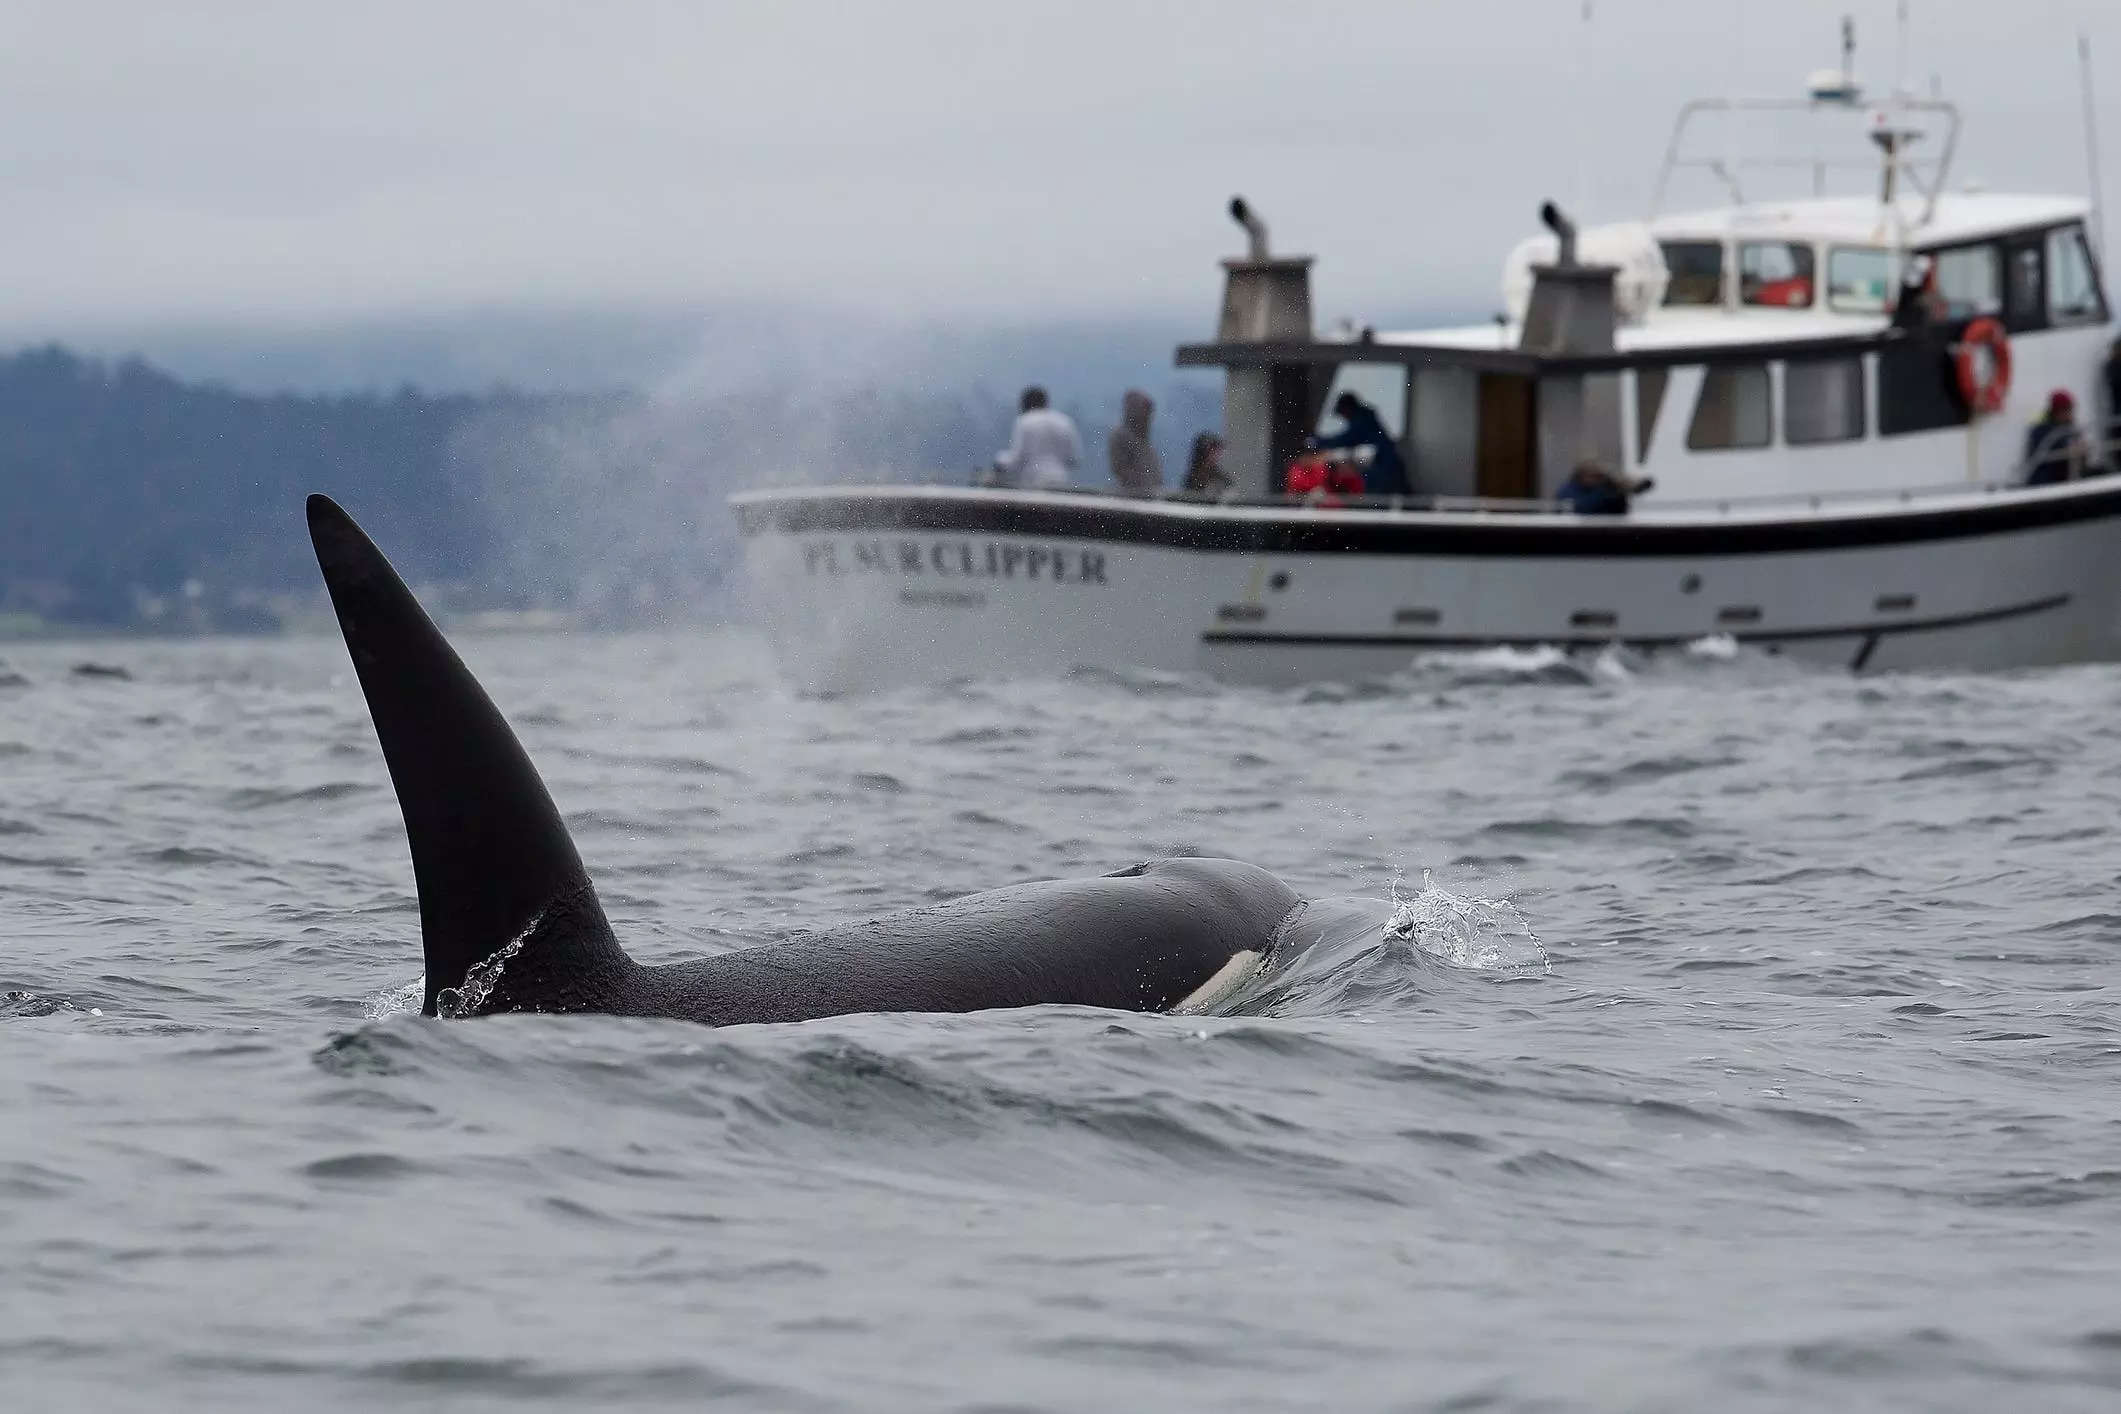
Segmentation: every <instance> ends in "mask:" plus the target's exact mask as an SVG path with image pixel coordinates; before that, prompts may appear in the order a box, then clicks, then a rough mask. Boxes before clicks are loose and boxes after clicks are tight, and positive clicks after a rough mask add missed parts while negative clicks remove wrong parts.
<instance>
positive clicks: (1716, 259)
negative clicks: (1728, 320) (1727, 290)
mask: <svg viewBox="0 0 2121 1414" xmlns="http://www.w3.org/2000/svg"><path fill="white" fill-rule="evenodd" d="M1663 246H1664V268H1665V269H1666V270H1667V271H1669V272H1670V273H1671V277H1672V278H1671V282H1670V283H1669V284H1667V285H1666V286H1665V287H1664V302H1665V303H1666V304H1667V305H1719V304H1722V303H1723V242H1722V241H1665V242H1663Z"/></svg>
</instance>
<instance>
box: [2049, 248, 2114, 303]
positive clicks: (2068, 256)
mask: <svg viewBox="0 0 2121 1414" xmlns="http://www.w3.org/2000/svg"><path fill="white" fill-rule="evenodd" d="M2047 318H2048V322H2049V323H2050V324H2104V323H2105V322H2106V301H2105V300H2104V299H2103V298H2101V297H2100V294H2099V276H2098V274H2097V271H2096V267H2094V266H2093V264H2092V253H2091V247H2089V246H2088V245H2086V244H2085V243H2084V228H2083V227H2082V226H2057V227H2056V228H2055V229H2054V230H2052V231H2049V232H2048V233H2047Z"/></svg>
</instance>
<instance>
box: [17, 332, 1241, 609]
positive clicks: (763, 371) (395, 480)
mask: <svg viewBox="0 0 2121 1414" xmlns="http://www.w3.org/2000/svg"><path fill="white" fill-rule="evenodd" d="M1211 319H1212V312H1210V313H1206V314H1204V315H1203V318H1202V320H1201V321H1200V322H1201V326H1202V327H1186V326H1183V325H1181V324H1178V323H1177V322H1175V321H1170V320H1146V319H1145V320H1140V321H1129V320H1125V319H1105V320H1084V321H1081V322H1078V323H1065V322H1056V323H1048V324H1044V325H1038V326H1032V325H1024V326H1016V327H1011V326H1006V325H999V324H997V325H989V326H985V327H949V326H945V325H941V324H934V325H921V324H914V323H907V322H890V321H886V320H883V319H879V318H861V317H853V316H842V315H835V314H832V313H829V312H823V311H805V310H795V311H789V310H779V309H769V308H766V307H763V306H745V305H725V306H717V307H714V308H711V309H704V308H702V309H680V310H659V311H646V312H643V311H627V310H610V309H582V310H525V309H515V310H492V311H465V312H445V313H437V314H434V315H432V316H422V317H396V318H388V319H385V318H378V319H375V320H373V321H369V322H362V323H352V324H341V325H336V326H320V327H309V326H301V325H295V324H291V323H290V324H285V325H273V324H260V323H252V324H246V325H231V326H226V327H214V326H209V325H203V324H194V325H190V326H180V325H163V326H143V327H138V328H118V327H111V326H105V327H101V328H82V329H76V330H68V331H65V340H66V341H65V342H64V343H63V344H59V343H40V344H37V345H34V346H31V347H28V348H24V349H22V350H21V351H20V352H18V353H15V354H13V355H10V356H5V357H0V632H17V633H19V632H35V631H47V632H48V631H54V630H62V631H63V630H64V629H66V628H68V627H70V626H83V627H85V626H96V627H106V628H108V627H119V628H152V629H160V630H169V629H216V628H221V629H228V628H236V629H250V628H264V627H270V626H272V625H274V624H276V623H279V622H281V621H282V620H284V619H285V618H287V617H289V616H290V615H299V614H304V613H310V612H314V610H315V608H316V605H317V602H318V601H317V597H316V596H317V591H316V585H315V573H314V567H313V566H312V565H311V564H310V563H309V559H308V549H307V544H306V542H305V540H304V539H303V535H302V530H301V517H300V507H301V498H302V497H303V495H305V494H306V493H308V492H310V491H313V490H324V491H328V492H330V493H331V494H332V495H334V496H336V497H338V498H339V499H341V500H342V501H344V502H345V503H346V504H347V505H348V506H349V507H350V508H352V509H353V510H354V511H355V512H356V514H358V515H360V516H361V517H362V518H363V519H364V521H366V522H367V523H368V524H369V525H370V526H371V527H372V528H373V529H374V530H375V532H376V534H377V536H378V538H379V539H381V540H382V541H383V542H384V543H385V545H386V547H387V548H388V550H389V551H390V552H391V554H392V555H393V556H394V557H395V558H396V559H397V560H398V561H399V562H400V564H401V566H402V567H403V568H404V569H405V571H406V572H407V574H408V575H410V576H412V577H413V578H415V579H418V580H422V581H425V582H427V583H428V584H429V585H430V586H432V587H433V589H434V591H435V592H436V594H437V595H438V596H439V601H440V602H441V603H442V604H444V605H445V606H454V607H457V608H553V609H561V610H566V611H569V612H572V613H574V614H576V615H577V616H580V617H582V618H585V619H588V620H591V621H638V620H641V619H643V618H654V617H657V616H661V615H667V614H676V613H688V612H694V611H697V610H698V609H700V608H701V607H702V606H712V605H713V604H714V602H715V601H716V598H717V596H718V594H719V593H720V592H721V588H722V586H723V585H724V584H725V582H726V580H727V578H728V576H729V574H730V572H731V571H732V569H733V568H734V563H735V544H734V527H733V524H732V523H731V520H730V517H729V515H728V511H727V508H726V506H725V504H724V498H725V497H726V496H727V494H728V493H729V492H731V491H734V490H737V489H741V488H743V487H746V486H753V485H761V484H769V483H787V482H829V481H849V480H880V479H882V480H916V481H934V480H941V481H951V482H963V481H965V480H968V479H969V478H970V476H971V475H972V473H973V469H974V468H975V467H977V466H980V465H983V464H985V463H986V462H987V461H989V460H991V458H992V457H993V455H994V453H995V452H996V451H997V450H998V449H999V448H1000V447H1001V446H1002V445H1004V443H1005V442H1006V440H1007V437H1008V432H1009V424H1010V421H1011V419H1012V417H1013V415H1014V412H1015V403H1016V396H1017V393H1018V391H1019V390H1020V388H1021V387H1022V386H1023V385H1024V384H1025V383H1028V382H1033V381H1036V382H1039V383H1042V384H1044V385H1046V386H1047V387H1048V388H1050V389H1051V390H1052V393H1053V396H1054V400H1055V401H1056V403H1057V404H1059V405H1060V406H1061V407H1063V408H1064V409H1066V410H1067V411H1068V412H1070V413H1071V414H1072V415H1073V416H1074V417H1075V418H1076V419H1077V421H1078V423H1079V424H1080V426H1081V429H1082V432H1083V438H1084V443H1085V446H1086V451H1087V463H1088V464H1087V465H1086V467H1085V480H1087V481H1091V482H1093V483H1095V482H1102V481H1103V480H1104V478H1105V467H1104V455H1103V446H1104V439H1105V436H1106V434H1107V432H1109V430H1110V428H1111V426H1112V424H1113V422H1114V421H1115V420H1116V418H1117V415H1118V408H1119V400H1120V394H1121V393H1122V392H1124V391H1125V390H1126V389H1128V388H1130V387H1140V388H1143V389H1145V390H1147V391H1148V392H1149V393H1150V394H1151V395H1152V396H1153V397H1154V398H1155V399H1156V400H1157V403H1158V411H1157V419H1156V440H1157V442H1158V444H1159V447H1160V449H1161V451H1162V453H1163V456H1164V460H1165V465H1166V469H1167V475H1168V476H1170V477H1171V478H1173V479H1175V478H1176V476H1177V475H1178V474H1179V470H1180V468H1182V467H1183V464H1184V455H1185V448H1186V445H1187V443H1188V442H1189V441H1190V439H1191V438H1192V436H1193V434H1194V433H1195V432H1197V431H1200V430H1202V429H1204V428H1210V427H1216V426H1218V425H1219V423H1220V420H1221V380H1220V377H1219V376H1218V375H1216V374H1215V373H1213V372H1212V371H1211V372H1205V373H1204V372H1200V371H1195V370H1179V369H1176V368H1174V367H1173V366H1172V362H1171V353H1172V349H1173V347H1174V346H1175V345H1176V344H1178V343H1180V342H1183V341H1189V340H1194V339H1199V338H1203V337H1205V336H1206V335H1207V334H1208V333H1209V332H1210V331H1209V329H1208V327H1206V326H1207V325H1208V324H1209V322H1210V320H1211Z"/></svg>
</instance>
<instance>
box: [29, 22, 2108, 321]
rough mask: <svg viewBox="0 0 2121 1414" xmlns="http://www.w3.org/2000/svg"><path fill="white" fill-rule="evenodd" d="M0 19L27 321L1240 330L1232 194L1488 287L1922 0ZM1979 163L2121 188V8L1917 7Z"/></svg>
mask: <svg viewBox="0 0 2121 1414" xmlns="http://www.w3.org/2000/svg"><path fill="white" fill-rule="evenodd" d="M1582 9H1583V6H1582V0H1483V3H1471V2H1470V0H1448V3H1443V2H1442V0H1428V2H1425V0H1375V2H1374V3H1334V4H1309V5H1304V4H1292V3H1289V0H1183V2H1181V0H1162V2H1161V3H1160V2H1159V0H1136V2H1135V3H1106V2H1105V0H1073V3H1066V4H1056V3H1041V0H1006V2H1005V0H969V2H967V0H878V2H877V3H857V2H856V0H842V3H800V2H797V0H776V3H772V4H765V3H756V4H753V3H745V4H734V3H729V0H719V3H717V0H687V3H667V4H666V3H655V0H595V3H591V2H590V0H565V3H543V2H542V0H539V2H537V3H532V0H419V3H411V4H401V3H379V0H362V3H359V4H346V3H338V2H336V0H335V3H329V4H326V3H296V2H295V0H280V2H279V3H271V4H232V3H217V0H186V3H182V4H163V3H135V4H113V3H98V0H58V2H57V3H45V2H44V0H10V3H8V4H7V5H5V6H0V181H4V183H5V191H6V201H5V204H4V207H0V211H4V219H0V268H5V270H6V271H7V272H8V278H7V279H6V281H5V282H4V283H0V327H4V328H5V329H7V330H9V331H12V332H14V333H16V334H18V335H20V334H23V333H31V332H35V331H39V330H42V329H47V328H48V329H49V330H50V331H51V332H54V333H62V332H65V331H67V330H69V329H74V328H80V327H83V326H88V325H93V324H96V323H99V322H109V323H114V324H137V323H140V322H142V321H148V320H155V319H187V318H208V319H215V320H222V319H231V320H233V319H244V318H259V319H265V320H272V321H304V320H312V319H339V318H344V317H346V316H348V315H359V314H389V313H394V312H409V311H417V310H427V309H435V308H461V307H478V306H495V305H499V306H523V305H559V306H565V305H604V304H621V305H632V306H643V305H645V306H651V307H652V306H655V305H658V304H666V303H674V302H690V301H699V300H703V299H705V300H716V299H724V298H729V297H744V298H750V299H759V298H763V299H765V300H769V301H778V300H785V299H799V300H801V301H803V302H804V303H806V304H811V305H822V306H828V307H829V306H839V305H860V306H863V307H865V308H868V309H871V310H875V311H880V312H886V313H913V314H921V315H940V316H943V317H951V318H954V317H960V316H973V315H977V316H980V317H983V318H987V317H1000V318H1005V319H1019V318H1022V319H1034V320H1035V319H1044V318H1051V317H1056V316H1068V315H1088V314H1108V313H1114V312H1126V311H1133V312H1144V311H1158V310H1170V311H1177V312H1192V313H1196V314H1198V315H1199V316H1200V318H1201V320H1202V321H1203V324H1204V327H1205V321H1207V320H1208V319H1210V318H1212V310H1213V307H1214V303H1215V300H1216V298H1217V294H1216V292H1217V289H1218V280H1219V274H1218V272H1217V270H1216V267H1215V264H1214V261H1215V259H1216V257H1218V256H1220V255H1223V254H1227V253H1231V252H1234V251H1235V250H1236V249H1237V248H1238V246H1239V240H1238V237H1237V234H1236V233H1235V231H1234V230H1233V229H1232V228H1231V227H1230V226H1229V225H1228V222H1227V220H1226V218H1225V217H1224V216H1223V215H1222V212H1221V206H1222V203H1223V202H1224V201H1225V200H1226V199H1227V198H1228V196H1229V195H1230V194H1231V193H1232V192H1233V191H1242V192H1244V193H1245V194H1247V195H1248V196H1250V197H1251V198H1253V200H1254V201H1255V203H1256V204H1257V205H1258V206H1259V207H1260V208H1262V209H1263V210H1264V211H1265V212H1266V214H1267V216H1268V218H1269V219H1270V221H1271V222H1272V223H1273V226H1274V231H1275V236H1276V240H1277V244H1278V245H1281V246H1285V247H1293V248H1300V249H1303V250H1309V251H1315V252H1316V253H1318V254H1319V255H1320V256H1321V263H1320V266H1319V269H1318V276H1317V281H1318V290H1319V304H1320V313H1321V315H1322V316H1325V317H1332V316H1337V315H1340V314H1344V313H1345V314H1353V315H1358V316H1360V315H1363V314H1366V313H1368V312H1370V311H1374V310H1379V309H1407V308H1415V307H1420V306H1423V305H1436V304H1450V305H1455V306H1464V305H1466V304H1468V303H1472V304H1487V303H1491V302H1493V301H1494V299H1495V286H1496V280H1497V275H1498V271H1499V268H1500V263H1501V260H1502V256H1503V254H1504V252H1505V251H1506V250H1507V248H1508V246H1509V245H1510V244H1511V243H1513V242H1514V241H1515V240H1516V239H1517V238H1518V237H1519V236H1521V235H1522V234H1524V233H1526V231H1527V229H1528V228H1529V227H1530V226H1531V225H1532V213H1533V211H1534V210H1535V208H1536V206H1537V204H1538V202H1539V201H1540V199H1541V198H1542V197H1545V196H1548V195H1550V194H1551V195H1556V196H1560V197H1562V198H1563V199H1564V200H1565V201H1571V200H1576V199H1578V198H1579V195H1580V194H1582V195H1585V196H1587V205H1588V208H1589V209H1588V210H1586V211H1585V212H1583V217H1584V219H1586V220H1598V219H1609V218H1613V217H1625V216H1632V215H1637V214H1639V213H1640V209H1641V206H1642V203H1643V202H1644V200H1645V199H1646V197H1647V194H1648V190H1649V186H1650V181H1651V178H1652V176H1653V175H1654V172H1655V169H1656V166H1657V161H1658V158H1659V155H1660V153H1661V150H1662V146H1663V143H1664V139H1665V136H1666V132H1667V128H1668V125H1669V123H1670V120H1671V116H1672V113H1673V110H1674V109H1675V108H1676V106H1677V105H1678V103H1679V102H1680V101H1682V100H1683V99H1684V98H1687V97H1689V96H1694V95H1697V94H1719V93H1723V92H1726V91H1729V90H1731V89H1732V88H1733V87H1734V86H1737V87H1742V88H1744V89H1747V90H1754V91H1768V92H1778V93H1784V94H1794V93H1797V92H1798V91H1799V90H1800V87H1801V84H1802V81H1803V78H1804V76H1805V75H1806V73H1807V72H1808V71H1810V70H1812V69H1814V68H1818V67H1822V66H1825V65H1829V64H1831V63H1832V62H1833V61H1834V58H1835V46H1836V42H1837V35H1836V26H1837V21H1838V19H1839V17H1840V15H1841V14H1843V13H1844V12H1852V13H1854V14H1855V16H1856V19H1857V24H1858V27H1859V31H1860V40H1861V48H1860V51H1859V56H1858V69H1859V73H1860V74H1861V76H1863V77H1864V78H1866V79H1867V80H1869V81H1870V82H1871V83H1872V84H1873V85H1874V86H1875V87H1879V88H1882V87H1884V86H1885V85H1886V84H1887V83H1889V82H1890V79H1891V76H1892V68H1893V53H1894V45H1893V33H1894V24H1893V12H1894V5H1893V3H1892V0H1859V2H1858V3H1849V0H1836V2H1835V3H1815V0H1685V3H1677V0H1596V3H1595V12H1594V15H1593V18H1592V21H1591V22H1590V23H1589V24H1588V25H1586V24H1585V23H1584V21H1583V19H1582ZM1911 14H1912V25H1911V32H1912V40H1913V42H1912V45H1911V49H1910V55H1911V62H1910V64H1909V66H1908V68H1909V76H1910V78H1911V79H1912V80H1914V81H1915V82H1917V83H1918V84H1919V85H1920V86H1921V87H1923V88H1925V89H1926V88H1927V86H1928V82H1929V76H1930V75H1931V74H1933V73H1934V74H1937V75H1940V76H1941V78H1942V80H1943V84H1944V91H1945V93H1946V95H1947V96H1949V97H1952V98H1955V99H1956V100H1958V101H1959V102H1960V103H1961V105H1962V106H1963V107H1964V109H1965V111H1966V114H1967V119H1968V129H1967V135H1966V142H1965V145H1964V149H1963V159H1962V162H1961V164H1960V168H1959V175H1960V176H1961V178H1962V179H1964V178H1976V179H1979V180H1980V181H1982V182H1983V183H1985V184H1986V185H1988V186H1989V187H1991V188H1996V189H2030V190H2056V191H2065V192H2080V191H2083V190H2084V189H2085V187H2086V177H2085V162H2084V135H2083V129H2082V125H2081V122H2080V116H2079V106H2078V105H2079V92H2078V86H2077V60H2076V41H2075V37H2076V34H2077V32H2078V30H2079V29H2080V28H2081V29H2085V30H2088V31H2089V32H2090V34H2091V36H2092V44H2093V52H2094V55H2095V58H2096V59H2097V60H2098V62H2099V64H2100V70H2099V79H2100V81H2101V83H2102V84H2103V86H2104V89H2105V92H2104V95H2103V96H2104V110H2103V111H2104V116H2105V119H2106V121H2105V122H2104V123H2103V124H2102V131H2103V134H2104V144H2103V145H2104V148H2105V154H2104V155H2105V157H2106V165H2107V172H2106V188H2107V191H2108V193H2109V194H2110V196H2112V197H2114V198H2115V199H2121V3H2114V0H2009V3H2002V0H1913V3H1912V5H1911Z"/></svg>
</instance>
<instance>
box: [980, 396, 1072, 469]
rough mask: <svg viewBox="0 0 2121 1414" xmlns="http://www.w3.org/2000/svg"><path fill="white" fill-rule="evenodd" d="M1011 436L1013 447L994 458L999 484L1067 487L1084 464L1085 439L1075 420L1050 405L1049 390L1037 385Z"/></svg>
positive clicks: (1024, 401)
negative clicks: (1076, 471)
mask: <svg viewBox="0 0 2121 1414" xmlns="http://www.w3.org/2000/svg"><path fill="white" fill-rule="evenodd" d="M1018 406H1019V407H1020V408H1021V409H1022V411H1021V412H1019V413H1018V414H1017V417H1016V427H1015V430H1014V431H1012V432H1011V433H1010V435H1009V449H1008V450H1007V451H1005V452H1003V453H1001V454H1000V455H999V456H997V457H996V458H995V459H994V470H995V484H996V485H999V486H1026V487H1031V488H1034V489H1049V488H1052V487H1055V486H1066V485H1067V484H1068V482H1069V481H1070V480H1071V479H1072V478H1073V476H1074V474H1075V469H1076V468H1077V467H1078V466H1081V465H1082V461H1083V439H1082V437H1081V436H1080V435H1079V434H1077V432H1076V430H1075V419H1074V418H1071V417H1069V416H1068V414H1066V413H1064V412H1061V411H1059V410H1058V409H1056V408H1051V407H1048V406H1047V405H1046V390H1045V389H1044V388H1041V387H1038V386H1036V385H1033V386H1032V387H1029V388H1026V389H1024V396H1023V398H1022V399H1021V400H1020V401H1019V402H1018Z"/></svg>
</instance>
